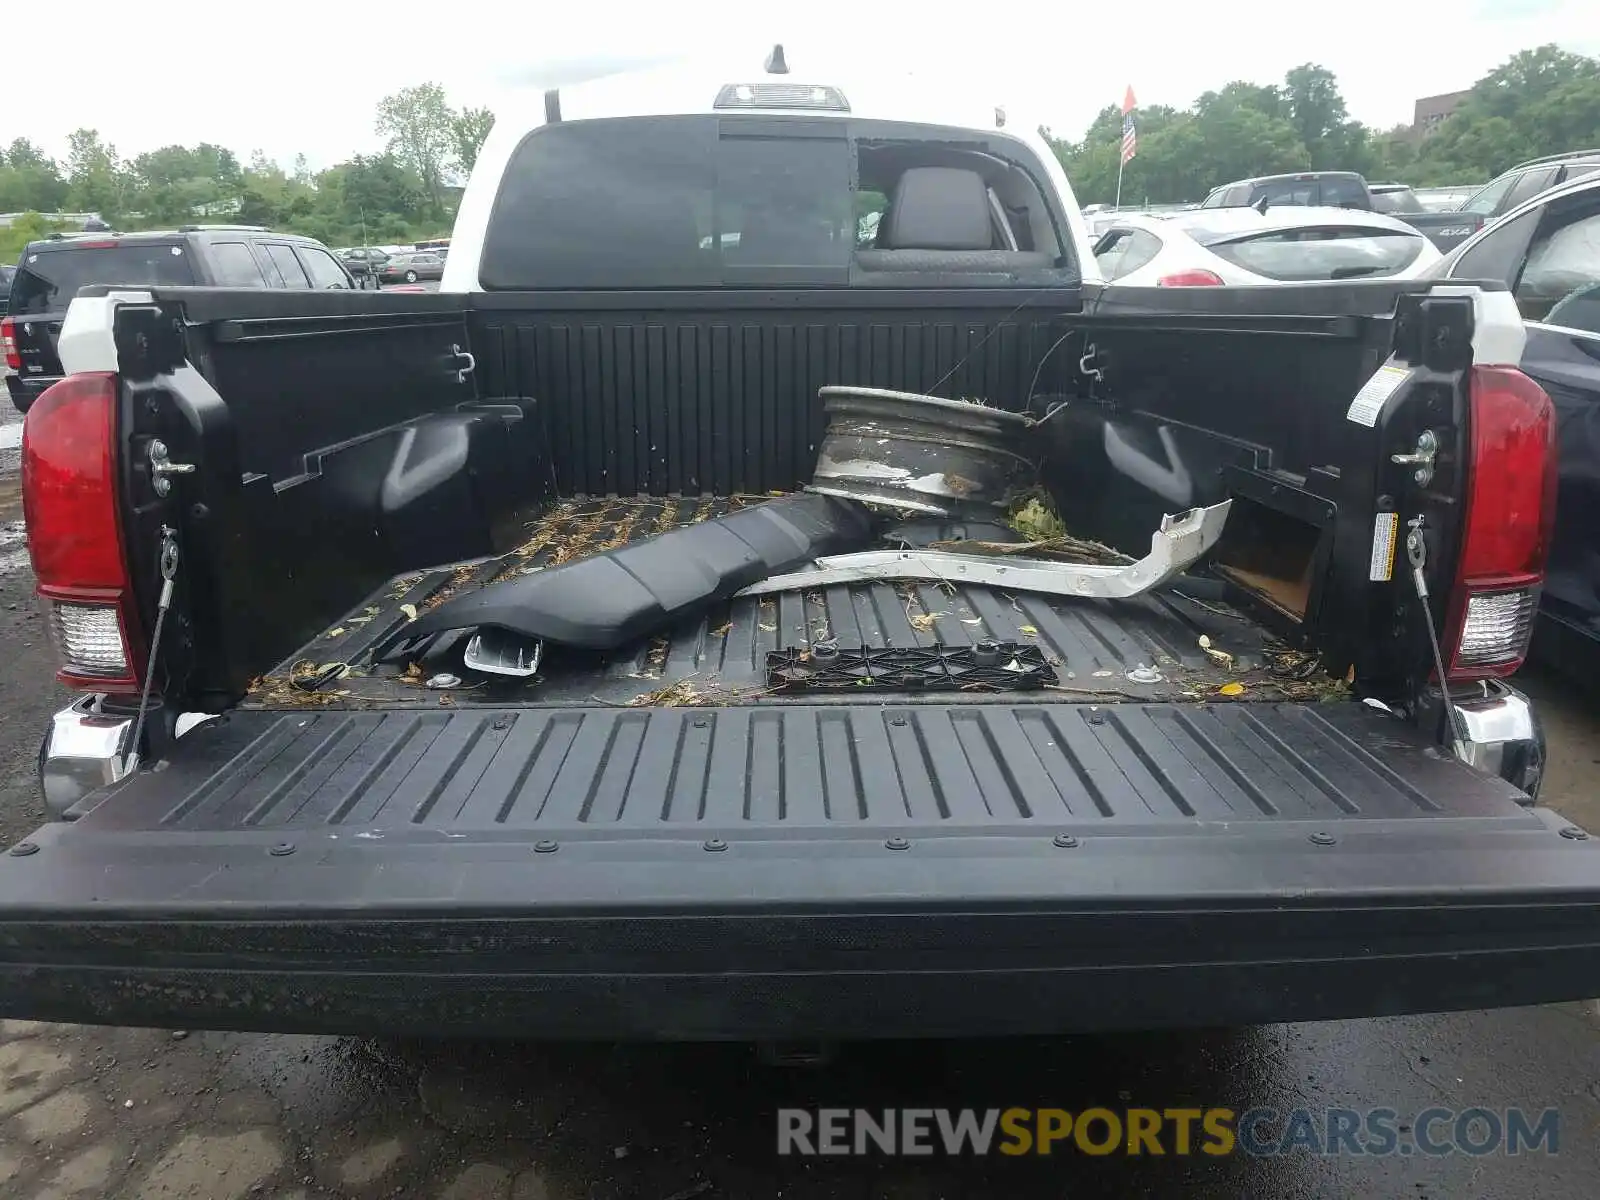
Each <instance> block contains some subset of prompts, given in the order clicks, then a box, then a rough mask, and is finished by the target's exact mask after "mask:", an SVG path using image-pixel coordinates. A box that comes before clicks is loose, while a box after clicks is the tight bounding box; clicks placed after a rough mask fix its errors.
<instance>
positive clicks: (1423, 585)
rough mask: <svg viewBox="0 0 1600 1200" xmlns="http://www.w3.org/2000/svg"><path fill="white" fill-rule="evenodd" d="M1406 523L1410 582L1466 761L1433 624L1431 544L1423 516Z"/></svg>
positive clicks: (1459, 753) (1455, 743)
mask: <svg viewBox="0 0 1600 1200" xmlns="http://www.w3.org/2000/svg"><path fill="white" fill-rule="evenodd" d="M1406 524H1407V525H1408V526H1410V528H1411V532H1410V533H1408V534H1406V558H1407V559H1409V560H1410V562H1411V582H1412V583H1413V584H1415V585H1416V589H1417V599H1418V600H1420V601H1421V602H1422V621H1423V624H1425V625H1426V626H1427V627H1428V643H1429V645H1431V646H1432V647H1433V669H1434V670H1435V671H1437V672H1438V673H1439V691H1440V693H1441V694H1442V695H1443V696H1444V712H1445V717H1446V719H1447V720H1449V722H1450V740H1451V743H1452V747H1453V749H1454V750H1455V754H1456V757H1457V758H1459V759H1461V761H1462V762H1466V761H1467V747H1466V743H1465V742H1464V741H1463V739H1462V731H1461V719H1460V717H1459V715H1458V714H1457V713H1456V705H1455V701H1454V700H1452V699H1451V698H1450V684H1449V682H1448V681H1447V680H1446V679H1445V674H1444V654H1443V653H1442V652H1441V651H1440V649H1439V631H1438V630H1436V629H1435V628H1434V627H1433V608H1432V606H1430V605H1429V603H1428V581H1427V579H1426V578H1425V577H1424V575H1423V573H1422V569H1423V567H1424V566H1426V565H1427V562H1428V548H1427V544H1426V543H1425V542H1424V540H1423V537H1422V517H1421V515H1420V514H1419V515H1418V516H1415V517H1412V518H1411V520H1409V521H1407V522H1406Z"/></svg>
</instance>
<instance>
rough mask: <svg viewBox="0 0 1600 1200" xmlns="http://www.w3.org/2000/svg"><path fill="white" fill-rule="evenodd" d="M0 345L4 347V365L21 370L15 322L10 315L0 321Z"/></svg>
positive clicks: (20, 356) (14, 369)
mask: <svg viewBox="0 0 1600 1200" xmlns="http://www.w3.org/2000/svg"><path fill="white" fill-rule="evenodd" d="M0 346H4V347H5V351H6V366H8V367H10V368H11V369H12V370H13V371H20V370H22V355H20V354H18V353H17V323H16V322H15V321H13V320H12V319H11V318H10V317H7V318H6V319H5V320H3V321H0Z"/></svg>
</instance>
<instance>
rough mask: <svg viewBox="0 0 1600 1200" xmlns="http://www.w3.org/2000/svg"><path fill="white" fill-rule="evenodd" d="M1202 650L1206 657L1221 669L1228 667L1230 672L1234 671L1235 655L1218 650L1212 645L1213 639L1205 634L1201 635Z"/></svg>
mask: <svg viewBox="0 0 1600 1200" xmlns="http://www.w3.org/2000/svg"><path fill="white" fill-rule="evenodd" d="M1200 649H1202V650H1204V651H1205V652H1206V657H1207V658H1209V659H1210V660H1211V661H1212V662H1214V663H1216V664H1217V665H1218V666H1219V667H1226V668H1227V669H1228V670H1230V671H1231V670H1233V655H1231V654H1229V653H1228V652H1227V651H1226V650H1219V649H1217V648H1216V647H1215V646H1213V645H1212V644H1211V639H1210V638H1209V637H1207V636H1206V635H1205V634H1203V633H1202V634H1201V635H1200Z"/></svg>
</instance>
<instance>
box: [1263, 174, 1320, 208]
mask: <svg viewBox="0 0 1600 1200" xmlns="http://www.w3.org/2000/svg"><path fill="white" fill-rule="evenodd" d="M1263 196H1264V197H1266V201H1267V204H1268V205H1269V206H1270V205H1282V204H1302V205H1304V204H1316V203H1317V202H1318V201H1317V181H1316V180H1314V179H1275V180H1273V181H1272V182H1271V183H1263V184H1260V185H1258V186H1257V187H1256V189H1255V191H1254V192H1252V193H1251V195H1250V203H1251V204H1252V205H1256V204H1260V203H1261V199H1262V197H1263Z"/></svg>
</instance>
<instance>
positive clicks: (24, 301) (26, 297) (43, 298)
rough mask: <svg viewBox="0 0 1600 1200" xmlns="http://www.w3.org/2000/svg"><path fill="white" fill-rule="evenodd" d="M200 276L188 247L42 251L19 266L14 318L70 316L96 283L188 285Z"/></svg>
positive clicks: (166, 245)
mask: <svg viewBox="0 0 1600 1200" xmlns="http://www.w3.org/2000/svg"><path fill="white" fill-rule="evenodd" d="M193 282H194V270H193V268H192V267H191V266H190V263H189V256H188V254H187V253H186V252H185V251H184V248H183V247H182V246H175V245H172V244H170V243H145V244H138V243H122V244H118V245H112V246H105V245H80V246H63V247H62V248H61V249H59V250H38V251H35V252H34V253H32V254H29V255H27V256H26V257H25V259H24V260H23V262H21V263H20V264H18V268H17V276H16V279H15V280H14V281H13V283H12V290H11V312H12V314H13V315H14V316H23V315H27V314H37V313H47V312H65V311H66V309H67V305H69V304H71V303H72V298H73V297H74V296H76V295H77V294H78V289H79V288H81V287H86V286H88V285H89V284H92V283H137V284H145V285H151V284H185V283H193Z"/></svg>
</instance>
